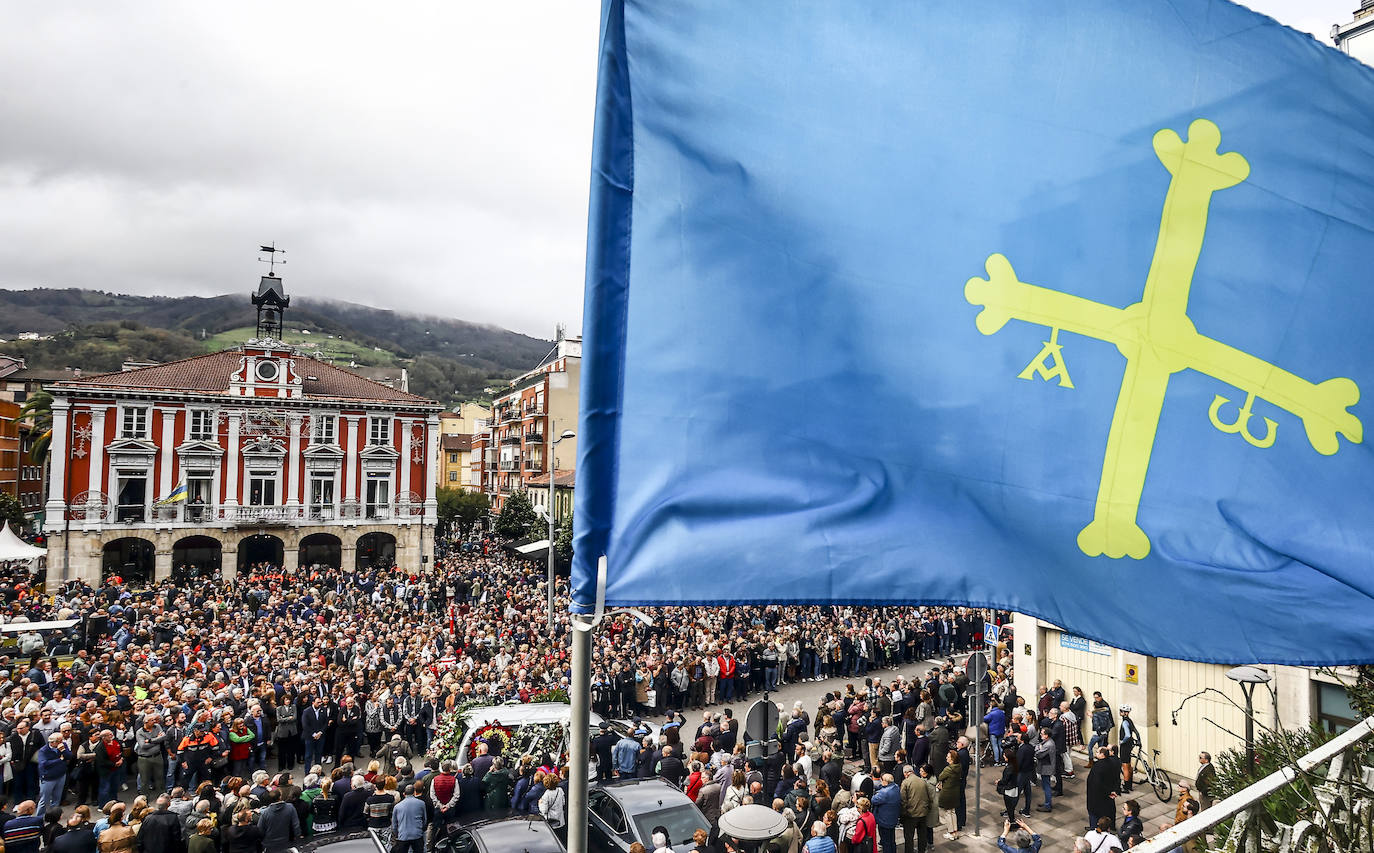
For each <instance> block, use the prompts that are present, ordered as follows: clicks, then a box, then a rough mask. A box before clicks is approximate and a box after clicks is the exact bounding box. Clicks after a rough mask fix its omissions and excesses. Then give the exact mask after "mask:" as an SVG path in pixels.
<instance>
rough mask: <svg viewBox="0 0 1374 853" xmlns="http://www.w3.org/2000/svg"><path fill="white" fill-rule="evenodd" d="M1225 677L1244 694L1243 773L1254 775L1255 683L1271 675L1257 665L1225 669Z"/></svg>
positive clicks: (1262, 681)
mask: <svg viewBox="0 0 1374 853" xmlns="http://www.w3.org/2000/svg"><path fill="white" fill-rule="evenodd" d="M1226 677H1227V678H1229V679H1231V680H1232V681H1234V682H1236V683H1237V684H1239V685H1240V692H1242V693H1244V694H1245V775H1247V776H1253V775H1255V685H1256V684H1267V683H1268V682H1269V681H1270V680H1271V679H1272V678H1273V676H1272V675H1270V674H1269V673H1267V672H1265V671H1264V670H1262V669H1260V668H1259V667H1257V666H1238V667H1234V668H1232V669H1228V670H1226Z"/></svg>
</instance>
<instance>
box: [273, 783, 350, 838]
mask: <svg viewBox="0 0 1374 853" xmlns="http://www.w3.org/2000/svg"><path fill="white" fill-rule="evenodd" d="M340 805H342V803H340ZM258 829H261V830H262V846H263V849H264V850H265V851H266V853H280V851H283V850H286V849H287V848H289V847H291V846H292V845H293V844H295V843H296V840H297V839H299V838H300V837H301V821H300V816H299V815H298V814H296V809H295V808H294V807H292V805H291V804H290V803H284V802H282V800H281V792H280V791H275V790H273V791H268V792H267V808H265V809H263V810H262V811H260V812H258Z"/></svg>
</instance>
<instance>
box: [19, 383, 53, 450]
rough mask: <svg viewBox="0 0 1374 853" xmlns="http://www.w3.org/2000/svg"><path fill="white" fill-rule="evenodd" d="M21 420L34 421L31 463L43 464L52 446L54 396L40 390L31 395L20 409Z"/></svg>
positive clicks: (30, 447)
mask: <svg viewBox="0 0 1374 853" xmlns="http://www.w3.org/2000/svg"><path fill="white" fill-rule="evenodd" d="M19 418H20V420H23V419H24V418H32V419H33V427H32V433H33V444H31V445H30V446H29V459H30V461H33V462H37V463H39V464H42V462H43V460H44V459H45V458H46V457H47V455H48V446H49V445H50V444H52V394H49V393H48V392H47V391H43V390H38V391H35V392H33V393H32V394H30V395H29V398H28V399H27V400H25V401H24V405H23V406H21V407H20V409H19Z"/></svg>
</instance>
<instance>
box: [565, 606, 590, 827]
mask: <svg viewBox="0 0 1374 853" xmlns="http://www.w3.org/2000/svg"><path fill="white" fill-rule="evenodd" d="M571 618H572V625H571V626H570V633H571V635H572V636H571V638H570V642H571V643H572V660H571V663H572V685H571V687H572V690H571V693H570V695H569V697H568V699H569V701H570V703H571V704H572V720H571V722H570V725H569V727H570V731H569V733H568V853H587V783H588V781H589V780H588V778H587V777H588V772H587V768H588V766H589V764H590V761H589V753H590V751H591V749H590V747H591V708H592V629H593V628H594V627H595V622H594V620H593V617H591V616H582V615H574V616H572V617H571Z"/></svg>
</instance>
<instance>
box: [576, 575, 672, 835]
mask: <svg viewBox="0 0 1374 853" xmlns="http://www.w3.org/2000/svg"><path fill="white" fill-rule="evenodd" d="M601 559H602V560H603V561H604V560H605V559H606V558H605V557H602V558H601ZM618 613H628V614H629V615H631V616H633V617H634V618H636V619H638V620H639V621H640V622H643V623H644V624H645V625H648V626H650V627H652V626H653V624H654V620H652V619H650V618H649V616H648V614H646V613H644V612H642V611H640V610H636V609H634V608H633V607H625V608H622V609H620V610H609V611H607V612H605V613H603V614H601V616H602V618H605V617H607V616H615V615H616V614H618ZM571 619H572V630H571V631H570V633H571V635H572V636H571V645H572V649H571V656H570V660H569V661H568V663H569V665H570V666H571V669H572V678H571V679H570V681H571V684H570V685H569V688H570V690H571V694H570V695H569V697H568V699H569V702H570V703H571V704H572V714H571V719H570V720H569V721H568V732H569V736H568V767H569V768H571V769H570V770H569V772H568V844H567V846H568V853H587V786H588V783H589V781H590V780H589V779H588V777H589V776H590V774H589V773H588V772H587V770H588V767H589V765H590V764H591V755H590V753H591V738H590V737H589V736H588V735H589V733H590V732H591V719H592V718H591V705H592V693H591V687H592V631H594V630H596V628H597V625H598V621H597V619H596V618H595V617H593V616H585V615H582V614H573V615H572V616H571Z"/></svg>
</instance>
